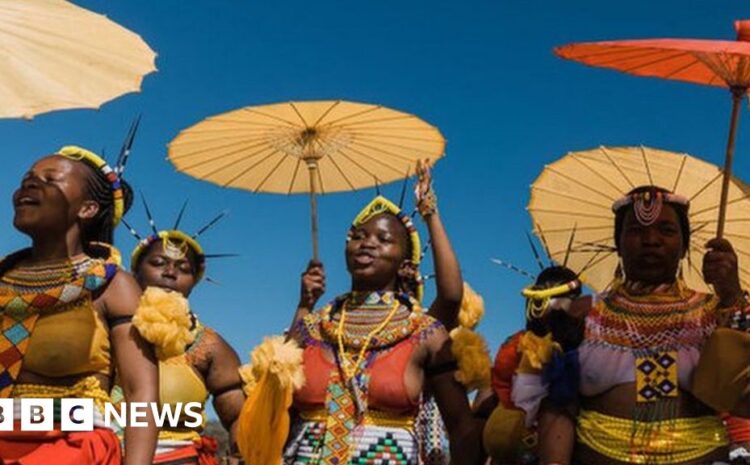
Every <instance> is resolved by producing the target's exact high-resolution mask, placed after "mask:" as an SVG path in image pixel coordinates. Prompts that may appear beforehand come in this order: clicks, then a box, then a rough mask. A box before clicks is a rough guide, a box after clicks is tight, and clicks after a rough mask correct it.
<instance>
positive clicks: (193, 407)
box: [185, 402, 203, 428]
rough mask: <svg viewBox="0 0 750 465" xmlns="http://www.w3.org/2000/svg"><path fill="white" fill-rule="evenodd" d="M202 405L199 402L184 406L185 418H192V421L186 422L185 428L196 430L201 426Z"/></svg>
mask: <svg viewBox="0 0 750 465" xmlns="http://www.w3.org/2000/svg"><path fill="white" fill-rule="evenodd" d="M202 412H203V404H201V403H200V402H188V403H187V404H185V416H188V417H190V418H192V419H193V420H194V421H186V422H185V426H186V427H187V428H197V427H199V426H200V425H202V424H203V414H202Z"/></svg>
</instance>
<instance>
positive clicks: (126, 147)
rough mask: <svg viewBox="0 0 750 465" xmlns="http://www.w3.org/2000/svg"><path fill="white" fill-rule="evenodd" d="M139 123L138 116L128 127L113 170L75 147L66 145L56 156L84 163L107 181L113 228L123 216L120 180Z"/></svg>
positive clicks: (85, 151)
mask: <svg viewBox="0 0 750 465" xmlns="http://www.w3.org/2000/svg"><path fill="white" fill-rule="evenodd" d="M140 121H141V118H140V116H139V117H138V118H136V119H135V120H134V121H133V123H132V124H131V125H130V129H129V130H128V134H127V136H126V137H125V142H123V144H122V148H121V149H120V155H119V156H118V157H117V163H116V164H115V166H114V168H112V167H111V166H110V165H109V164H108V163H107V162H106V161H105V160H104V158H102V157H101V156H99V155H97V154H96V153H94V152H92V151H90V150H87V149H84V148H82V147H79V146H77V145H66V146H65V147H62V148H61V149H60V150H58V151H57V155H60V156H62V157H65V158H67V159H69V160H75V161H81V162H83V163H86V164H88V165H89V166H91V167H93V168H94V169H96V170H98V171H101V172H102V174H104V177H105V178H106V179H107V182H108V183H109V185H110V189H111V190H112V204H113V206H114V213H113V215H112V223H113V225H115V226H117V225H118V224H120V220H122V216H123V215H124V214H125V197H124V193H123V190H122V182H121V178H122V174H123V172H124V171H125V165H126V164H127V162H128V158H129V157H130V150H131V148H132V147H133V140H134V139H135V133H136V132H137V131H138V125H139V124H140Z"/></svg>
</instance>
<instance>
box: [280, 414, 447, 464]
mask: <svg viewBox="0 0 750 465" xmlns="http://www.w3.org/2000/svg"><path fill="white" fill-rule="evenodd" d="M300 427H301V431H300V432H299V433H298V434H296V435H295V436H296V437H297V438H298V439H296V441H293V442H294V444H290V450H288V451H287V452H286V453H285V458H284V464H286V465H318V464H322V463H325V462H323V461H322V459H321V454H322V452H321V450H322V444H323V436H324V435H325V434H326V432H325V425H324V424H323V422H320V421H306V422H304V423H302V424H301V425H300ZM418 446H419V445H418V444H417V441H416V439H415V436H414V434H413V433H412V432H411V431H409V430H408V429H403V428H394V427H383V426H371V425H367V426H363V427H361V428H358V429H357V432H356V440H355V441H354V443H353V444H352V453H351V457H350V458H349V459H347V460H346V461H345V462H341V464H340V465H373V464H376V465H417V464H420V465H423V462H420V461H419V460H418V455H419V451H418ZM424 465H432V462H426V463H424Z"/></svg>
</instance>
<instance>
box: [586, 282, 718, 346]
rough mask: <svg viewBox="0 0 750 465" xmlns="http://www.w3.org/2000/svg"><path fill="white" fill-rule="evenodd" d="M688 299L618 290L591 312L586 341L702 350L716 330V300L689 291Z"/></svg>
mask: <svg viewBox="0 0 750 465" xmlns="http://www.w3.org/2000/svg"><path fill="white" fill-rule="evenodd" d="M685 292H686V295H685V296H671V295H659V294H655V295H651V296H649V297H633V296H629V295H627V294H626V293H625V291H624V290H622V289H615V290H614V291H612V292H611V293H610V294H608V295H606V296H605V297H604V299H602V300H600V301H599V302H598V304H597V305H596V306H595V307H594V308H593V309H592V310H591V313H589V316H588V317H587V322H586V340H587V342H589V343H591V344H594V345H596V344H601V345H605V346H610V347H616V348H627V349H631V350H638V349H644V350H645V349H650V350H654V351H672V350H679V349H680V348H683V347H684V348H687V347H696V348H700V347H702V346H703V343H704V342H705V341H706V339H707V338H708V336H710V335H711V333H712V332H713V330H714V328H715V327H716V312H715V308H716V304H717V300H716V299H715V298H714V297H712V296H709V295H707V294H702V293H699V292H696V291H692V290H686V291H685Z"/></svg>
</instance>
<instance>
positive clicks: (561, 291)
mask: <svg viewBox="0 0 750 465" xmlns="http://www.w3.org/2000/svg"><path fill="white" fill-rule="evenodd" d="M534 286H535V285H531V286H529V287H526V288H524V289H523V291H521V295H523V296H524V297H525V298H526V299H527V301H526V319H528V320H531V319H539V318H542V317H543V316H544V315H546V314H547V312H548V311H549V309H550V307H551V304H552V301H553V299H556V298H558V297H563V296H565V295H566V294H569V293H571V292H573V291H576V290H578V289H580V288H581V281H579V280H578V279H574V280H572V281H568V282H567V283H564V284H560V285H557V286H553V287H549V288H546V289H534Z"/></svg>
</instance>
